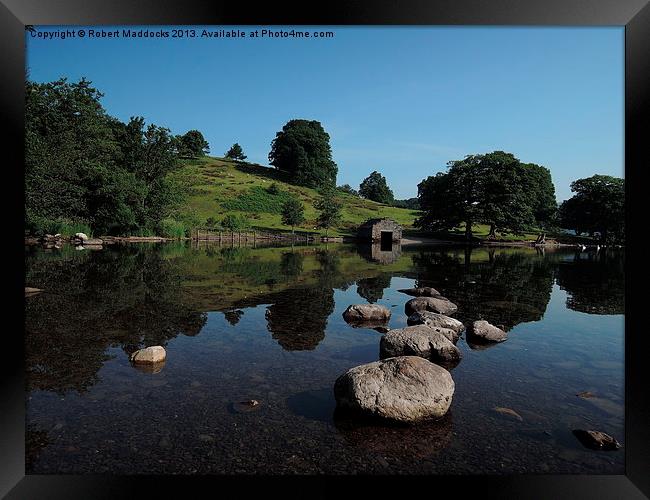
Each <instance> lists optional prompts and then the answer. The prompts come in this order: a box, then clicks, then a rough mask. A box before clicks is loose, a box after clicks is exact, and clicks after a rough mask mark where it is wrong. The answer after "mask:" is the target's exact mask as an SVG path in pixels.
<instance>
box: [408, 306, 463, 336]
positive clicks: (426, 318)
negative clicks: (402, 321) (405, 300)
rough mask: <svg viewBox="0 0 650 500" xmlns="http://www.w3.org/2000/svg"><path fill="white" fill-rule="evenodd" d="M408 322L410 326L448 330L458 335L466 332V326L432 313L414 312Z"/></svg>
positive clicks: (442, 315)
mask: <svg viewBox="0 0 650 500" xmlns="http://www.w3.org/2000/svg"><path fill="white" fill-rule="evenodd" d="M406 322H407V323H408V325H409V326H412V325H427V326H431V327H437V328H448V329H449V330H453V331H454V332H456V334H457V335H460V334H461V333H462V332H463V331H464V330H465V325H463V323H461V322H460V321H458V320H457V319H454V318H450V317H449V316H445V315H444V314H439V313H434V312H431V311H418V312H414V313H413V314H411V315H410V316H409V317H408V319H407V320H406Z"/></svg>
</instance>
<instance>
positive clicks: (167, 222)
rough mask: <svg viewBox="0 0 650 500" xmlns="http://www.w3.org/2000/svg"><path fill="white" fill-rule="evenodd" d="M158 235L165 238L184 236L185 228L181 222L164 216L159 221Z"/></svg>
mask: <svg viewBox="0 0 650 500" xmlns="http://www.w3.org/2000/svg"><path fill="white" fill-rule="evenodd" d="M159 232H160V236H164V237H165V238H178V239H180V238H184V237H185V236H187V230H186V228H185V225H184V224H183V223H182V222H179V221H177V220H175V219H172V218H169V217H168V218H166V219H163V220H161V221H160V229H159Z"/></svg>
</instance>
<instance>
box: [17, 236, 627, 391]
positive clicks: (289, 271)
mask: <svg viewBox="0 0 650 500" xmlns="http://www.w3.org/2000/svg"><path fill="white" fill-rule="evenodd" d="M374 247H379V249H378V250H377V249H374V250H373V248H374ZM405 249H406V253H405V256H406V257H407V258H398V259H397V260H396V261H395V262H393V264H391V271H390V272H387V271H386V269H385V268H382V267H381V266H377V261H375V260H371V261H369V260H368V259H367V257H368V253H367V252H370V253H371V254H372V252H376V251H379V252H381V248H380V246H379V245H368V246H367V247H365V248H364V247H360V248H355V247H351V246H335V245H330V246H325V247H314V246H309V247H294V248H266V249H253V248H246V247H242V248H228V247H226V248H223V247H221V248H219V247H217V248H215V247H207V248H204V249H193V248H191V247H189V246H183V245H180V246H179V245H176V246H174V245H167V246H165V245H155V246H146V245H140V246H135V245H134V246H127V247H120V248H115V249H105V250H103V251H101V252H75V251H74V249H71V248H70V249H65V248H64V249H62V250H55V251H48V252H43V251H42V250H36V251H31V252H29V253H28V254H27V255H26V263H27V275H26V284H27V285H28V286H32V287H37V288H41V289H43V290H45V291H44V292H43V293H40V294H38V295H35V296H33V297H28V298H26V299H25V300H26V302H25V304H26V305H25V307H26V324H25V328H26V336H27V370H28V383H29V387H30V388H39V389H47V390H53V391H57V392H65V391H67V390H72V389H74V390H77V391H84V390H87V389H88V388H89V387H90V386H91V385H93V384H94V383H95V382H96V374H97V372H98V371H99V369H100V368H101V367H102V365H103V364H104V363H105V362H106V361H107V360H108V359H109V357H108V356H107V354H106V352H107V349H108V348H109V347H119V348H120V349H121V350H122V351H123V352H125V353H126V354H127V355H128V354H129V353H131V352H133V351H135V350H136V349H138V348H141V347H144V346H148V345H163V346H165V345H166V343H167V342H168V341H169V340H170V339H172V338H174V337H176V336H177V335H185V336H195V335H197V334H198V333H199V332H201V330H202V329H203V327H204V325H205V323H206V319H207V314H206V313H207V312H208V311H214V310H218V311H222V312H223V314H224V317H225V319H226V320H227V321H228V323H229V324H230V325H232V326H233V327H236V326H237V325H238V324H239V322H240V320H241V319H242V317H243V316H244V314H245V309H246V308H248V307H255V306H258V305H262V304H263V305H265V306H266V311H265V321H266V329H267V330H268V332H270V334H271V337H272V338H273V339H275V340H276V341H277V343H278V344H279V345H280V346H281V347H282V348H283V349H284V350H289V351H311V350H314V349H316V348H317V346H318V345H319V344H320V342H322V340H323V339H324V338H325V334H326V330H327V325H328V318H329V317H330V315H331V314H332V313H333V312H334V308H335V305H336V304H335V300H334V291H335V290H337V289H338V290H346V289H347V288H348V287H349V286H351V285H352V284H354V283H356V285H357V287H356V291H357V293H358V295H359V296H360V297H362V298H363V299H365V300H366V301H368V302H370V303H375V302H377V301H379V300H381V299H382V298H383V297H384V295H385V293H387V290H389V289H390V287H391V280H392V278H393V277H394V276H404V277H410V278H414V279H415V280H416V283H415V284H416V285H417V286H432V287H434V288H436V289H438V290H440V291H441V292H442V293H443V295H445V296H446V297H447V298H449V299H450V300H452V301H453V302H455V303H456V304H457V305H458V306H459V312H458V314H457V315H456V317H458V319H460V320H461V321H464V322H466V323H467V322H469V321H474V320H477V319H485V320H487V321H489V322H490V323H492V324H495V325H503V327H504V329H506V330H508V329H511V328H512V327H514V326H515V325H517V324H519V323H522V322H531V321H538V320H540V319H541V318H542V317H543V315H544V313H545V310H546V306H547V304H548V302H549V299H550V295H551V289H552V286H553V281H554V278H557V281H558V284H559V285H560V286H561V287H562V288H563V289H565V290H566V291H567V292H568V299H567V306H568V307H569V308H571V309H575V310H578V311H583V312H589V313H594V312H596V313H599V314H620V313H622V312H623V307H624V299H623V296H624V281H623V259H622V255H619V254H615V253H606V254H605V253H603V254H601V255H599V256H595V255H586V254H585V255H582V254H575V255H574V254H573V253H567V252H554V251H546V252H545V253H540V252H539V251H537V250H535V249H512V248H510V249H508V248H505V249H499V248H479V249H472V248H469V247H467V248H456V249H453V248H452V249H450V248H427V247H422V246H414V247H405ZM401 252H402V249H401V248H400V247H399V245H392V247H391V252H390V253H391V254H392V255H397V256H400V255H402V253H401ZM346 305H347V304H346ZM470 347H472V348H476V349H480V348H483V347H484V346H479V345H476V346H475V345H470Z"/></svg>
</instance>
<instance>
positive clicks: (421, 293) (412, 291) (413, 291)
mask: <svg viewBox="0 0 650 500" xmlns="http://www.w3.org/2000/svg"><path fill="white" fill-rule="evenodd" d="M398 292H402V293H405V294H406V295H412V296H414V297H438V296H439V295H440V292H439V291H438V290H436V289H435V288H431V287H430V286H423V287H419V288H403V289H402V290H398Z"/></svg>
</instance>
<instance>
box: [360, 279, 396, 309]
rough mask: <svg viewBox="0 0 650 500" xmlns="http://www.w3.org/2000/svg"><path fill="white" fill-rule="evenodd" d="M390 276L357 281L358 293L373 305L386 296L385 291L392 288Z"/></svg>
mask: <svg viewBox="0 0 650 500" xmlns="http://www.w3.org/2000/svg"><path fill="white" fill-rule="evenodd" d="M390 278H391V276H390V274H380V275H379V276H375V277H373V278H363V279H360V280H359V281H357V293H358V294H359V295H360V296H361V297H363V298H364V299H366V300H367V301H368V302H370V303H371V304H374V303H375V302H377V301H378V300H381V298H382V297H383V296H384V289H386V288H389V287H390Z"/></svg>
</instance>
